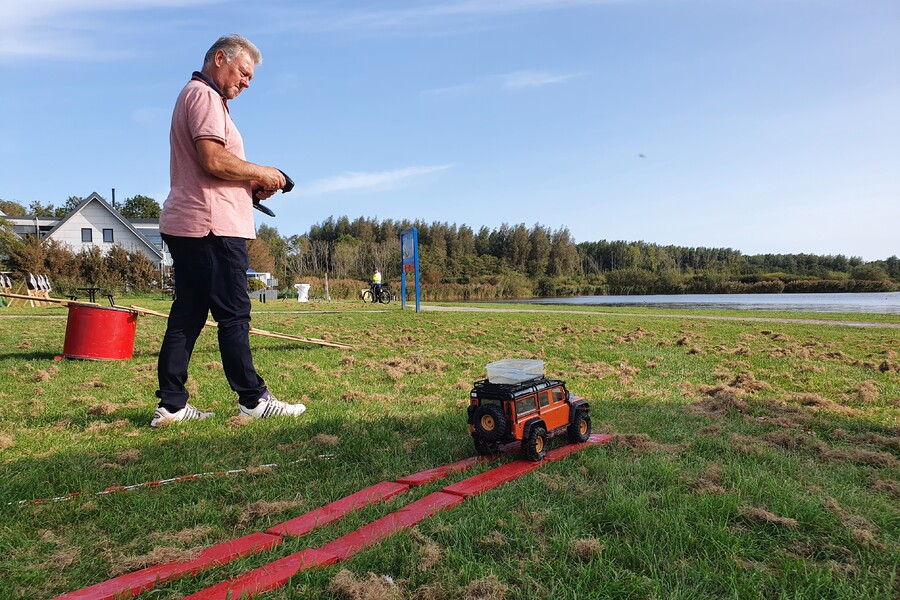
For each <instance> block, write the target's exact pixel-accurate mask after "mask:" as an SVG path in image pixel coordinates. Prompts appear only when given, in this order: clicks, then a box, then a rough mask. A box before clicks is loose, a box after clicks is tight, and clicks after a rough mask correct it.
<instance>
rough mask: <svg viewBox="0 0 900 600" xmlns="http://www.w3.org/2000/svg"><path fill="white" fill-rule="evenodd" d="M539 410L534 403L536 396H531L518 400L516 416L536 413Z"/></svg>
mask: <svg viewBox="0 0 900 600" xmlns="http://www.w3.org/2000/svg"><path fill="white" fill-rule="evenodd" d="M536 410H537V405H536V404H535V403H534V394H532V395H530V396H525V397H524V398H519V399H518V400H516V414H517V415H520V416H521V415H525V414H528V413H530V412H534V411H536Z"/></svg>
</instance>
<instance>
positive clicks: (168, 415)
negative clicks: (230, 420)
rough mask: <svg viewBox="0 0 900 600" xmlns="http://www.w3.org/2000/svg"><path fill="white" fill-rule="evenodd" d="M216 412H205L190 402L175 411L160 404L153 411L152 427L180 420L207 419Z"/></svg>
mask: <svg viewBox="0 0 900 600" xmlns="http://www.w3.org/2000/svg"><path fill="white" fill-rule="evenodd" d="M215 414H216V413H211V412H203V411H201V410H200V409H198V408H197V407H196V406H194V405H193V404H188V405H187V406H185V407H184V408H182V409H181V410H176V411H175V412H169V411H168V410H166V409H165V408H163V407H161V406H160V407H157V409H156V412H154V413H153V418H152V419H151V420H150V427H163V426H165V425H169V424H171V423H178V422H180V421H190V420H193V419H206V418H208V417H212V416H213V415H215Z"/></svg>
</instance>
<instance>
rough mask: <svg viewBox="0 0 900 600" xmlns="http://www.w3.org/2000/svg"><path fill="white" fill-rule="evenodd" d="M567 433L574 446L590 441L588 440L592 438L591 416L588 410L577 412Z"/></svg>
mask: <svg viewBox="0 0 900 600" xmlns="http://www.w3.org/2000/svg"><path fill="white" fill-rule="evenodd" d="M566 433H567V434H568V437H569V442H571V443H573V444H581V443H584V442H586V441H588V438H590V437H591V415H589V414H588V412H587V411H586V410H579V411H576V412H575V416H574V418H573V419H572V423H571V424H569V428H568V429H567V430H566Z"/></svg>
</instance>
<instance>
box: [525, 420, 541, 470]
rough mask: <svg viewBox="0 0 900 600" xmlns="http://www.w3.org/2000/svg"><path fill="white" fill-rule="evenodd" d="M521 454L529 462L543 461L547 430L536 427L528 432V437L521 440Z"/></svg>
mask: <svg viewBox="0 0 900 600" xmlns="http://www.w3.org/2000/svg"><path fill="white" fill-rule="evenodd" d="M522 454H523V455H524V456H525V458H527V459H528V460H530V461H534V462H538V461H540V460H544V456H545V455H546V454H547V430H546V429H544V428H543V427H541V426H540V425H536V426H535V427H532V428H531V431H529V432H528V437H527V438H525V439H524V440H522Z"/></svg>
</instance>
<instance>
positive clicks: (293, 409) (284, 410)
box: [240, 390, 306, 419]
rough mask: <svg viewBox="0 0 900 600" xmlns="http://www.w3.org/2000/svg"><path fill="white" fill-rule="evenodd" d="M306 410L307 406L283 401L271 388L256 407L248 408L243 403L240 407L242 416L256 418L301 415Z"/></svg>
mask: <svg viewBox="0 0 900 600" xmlns="http://www.w3.org/2000/svg"><path fill="white" fill-rule="evenodd" d="M304 412H306V406H304V405H302V404H288V403H287V402H282V401H281V400H278V399H277V398H276V397H275V396H273V395H272V394H271V393H270V392H269V390H266V391H265V393H263V396H262V398H260V399H259V404H257V405H256V407H254V408H247V407H246V406H244V405H243V404H242V405H241V409H240V415H241V416H242V417H253V418H254V419H268V418H269V417H280V416H289V417H299V416H300V415H302V414H303V413H304Z"/></svg>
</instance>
